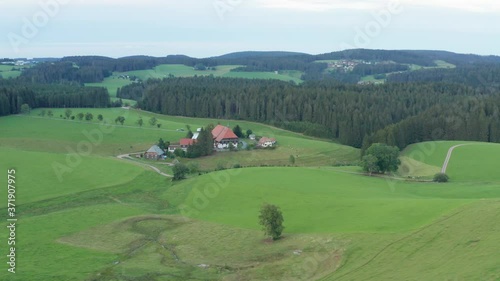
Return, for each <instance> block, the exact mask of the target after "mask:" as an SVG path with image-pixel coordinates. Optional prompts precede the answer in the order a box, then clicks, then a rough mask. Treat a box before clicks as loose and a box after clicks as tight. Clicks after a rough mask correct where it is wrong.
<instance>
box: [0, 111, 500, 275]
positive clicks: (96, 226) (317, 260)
mask: <svg viewBox="0 0 500 281" xmlns="http://www.w3.org/2000/svg"><path fill="white" fill-rule="evenodd" d="M47 110H48V109H46V111H47ZM51 110H52V111H53V113H54V116H53V117H52V118H49V117H47V116H45V117H42V116H39V114H40V112H41V109H37V110H33V111H32V112H31V115H29V116H8V117H1V118H0V130H1V134H0V154H1V155H2V161H0V171H3V172H2V173H0V181H1V182H6V181H7V174H6V171H7V169H11V168H15V169H16V212H17V218H18V219H19V220H18V223H17V228H16V231H17V243H16V249H17V251H16V254H17V273H16V274H15V275H12V274H11V273H8V272H7V271H6V270H4V271H2V272H0V280H19V281H25V280H29V281H37V280H40V281H46V280H51V281H52V280H54V281H89V280H93V281H116V280H123V281H125V280H126V281H129V280H134V281H163V280H169V281H170V280H179V281H181V280H182V281H184V280H230V281H232V280H234V281H236V280H500V267H498V263H497V261H498V260H499V259H500V246H499V245H500V237H499V236H498V231H500V228H499V226H498V224H497V223H494V222H495V221H496V220H497V219H498V217H499V216H500V181H499V178H498V176H497V173H496V169H495V167H498V160H497V159H496V158H497V157H496V155H499V154H498V152H499V150H500V145H491V144H483V143H467V142H431V143H422V144H415V145H413V146H410V147H408V148H407V149H406V150H405V151H403V152H402V154H401V157H402V159H403V160H404V161H403V164H404V163H406V164H407V165H413V166H414V167H416V166H417V165H420V166H418V167H419V168H418V169H417V168H412V167H410V168H408V169H406V172H404V171H403V172H401V173H403V175H404V176H405V177H412V176H428V175H429V174H430V175H432V173H433V172H434V171H435V170H436V169H438V170H439V169H440V166H441V165H442V163H443V162H444V159H445V157H446V154H447V151H448V149H449V148H450V147H452V146H454V145H457V144H464V143H465V144H467V145H466V146H463V147H459V148H457V149H456V150H455V152H454V153H453V155H452V158H451V161H450V164H449V166H448V169H449V175H450V178H451V182H450V183H447V184H436V183H429V182H422V183H419V182H412V181H406V180H400V179H391V178H379V177H368V176H365V175H362V174H360V173H359V167H355V166H351V167H336V166H337V165H338V164H342V163H343V164H349V163H351V164H353V163H356V162H357V161H358V160H359V156H360V155H359V150H358V149H354V148H351V147H346V146H343V145H339V144H337V143H334V142H332V141H328V140H321V139H315V138H310V137H306V136H303V135H300V134H296V133H292V132H288V131H284V130H281V129H278V128H273V127H270V126H267V125H264V124H258V123H252V122H243V121H234V120H214V119H212V120H211V119H197V118H184V117H173V116H163V115H157V114H153V113H148V112H143V111H139V110H126V109H121V108H119V109H72V114H73V115H76V114H77V113H79V112H83V113H85V112H91V113H92V114H93V115H94V120H92V121H77V120H75V121H72V120H67V119H64V118H63V117H60V115H63V114H64V110H63V109H51ZM98 114H102V115H103V116H104V119H105V122H99V121H97V118H96V117H97V115H98ZM119 115H122V116H125V117H126V121H125V124H124V125H123V126H122V125H117V124H115V123H114V119H115V118H116V117H117V116H119ZM153 116H154V117H155V118H157V119H158V122H159V123H161V124H162V126H161V128H157V127H152V126H150V125H149V124H148V122H147V121H148V119H149V118H151V117H153ZM140 117H142V118H143V119H144V121H145V122H144V123H145V124H144V126H142V127H140V126H138V125H137V124H136V121H137V119H138V118H140ZM219 122H220V123H221V124H223V125H229V126H231V127H233V126H235V125H236V124H239V125H240V126H241V127H242V128H243V130H247V129H252V130H253V131H254V132H255V133H256V134H257V135H263V136H269V137H275V138H277V140H278V143H279V147H278V148H277V149H275V150H253V151H240V152H226V153H217V154H215V155H214V156H210V157H205V158H201V159H196V160H186V159H181V161H183V162H189V161H195V162H197V163H198V164H199V165H200V168H202V169H204V170H207V171H211V170H213V169H214V168H215V167H217V166H219V165H220V164H222V165H224V166H225V167H228V168H229V167H231V165H234V164H240V165H241V166H248V168H241V169H227V170H223V171H217V172H210V173H207V174H203V175H192V176H190V177H189V178H188V179H186V180H183V181H180V182H171V180H170V179H169V178H167V177H164V176H161V175H159V174H157V173H155V172H153V171H151V170H150V169H149V168H147V167H145V166H141V165H139V164H138V163H136V162H133V161H130V160H121V159H117V158H116V157H115V156H116V155H118V154H125V153H132V152H140V151H144V150H145V149H147V148H149V147H150V146H151V145H152V144H154V143H155V142H156V141H157V140H158V139H159V138H160V137H161V138H163V139H164V140H166V141H172V142H174V141H175V140H177V139H179V138H182V137H184V136H185V135H186V132H185V131H180V129H183V130H185V128H186V125H190V126H191V128H192V129H194V130H195V129H196V128H198V127H202V126H205V125H207V124H209V123H213V124H217V123H219ZM290 155H294V156H296V163H295V167H284V166H290V165H291V164H290V163H289V162H288V159H289V156H290ZM137 162H140V163H147V164H151V165H156V166H157V167H159V168H161V170H162V171H164V172H166V173H171V169H170V168H167V167H166V166H165V165H161V163H154V162H148V161H137ZM260 166H266V167H260ZM54 167H58V168H59V169H63V170H57V169H56V168H54ZM57 171H64V173H63V174H62V178H60V177H59V176H58V172H57ZM0 196H1V197H2V198H7V190H6V189H2V191H1V192H0ZM265 202H267V203H272V204H277V205H279V206H280V207H281V209H282V211H283V215H284V218H285V223H284V225H285V231H284V238H283V239H281V240H279V241H276V242H271V241H269V240H268V239H267V238H266V237H265V236H264V235H263V233H262V231H261V230H260V227H259V225H258V223H257V221H258V212H259V207H260V206H261V204H263V203H265ZM6 203H7V201H6V200H2V201H1V203H0V213H1V214H2V215H1V216H0V218H3V219H4V220H5V219H6V214H7V210H6V207H7V206H6ZM7 236H8V233H7V232H6V230H5V229H4V230H3V231H1V232H0V239H2V240H4V241H7V240H6V239H7ZM2 243H5V242H2Z"/></svg>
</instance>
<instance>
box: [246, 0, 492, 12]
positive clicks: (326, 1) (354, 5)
mask: <svg viewBox="0 0 500 281" xmlns="http://www.w3.org/2000/svg"><path fill="white" fill-rule="evenodd" d="M253 1H255V3H257V5H258V6H260V7H263V8H269V9H290V10H299V11H309V12H324V11H325V12H326V11H331V10H346V9H347V10H373V9H377V8H381V7H384V6H386V5H387V4H388V3H389V2H391V0H390V1H387V0H365V1H361V0H253ZM392 2H399V3H400V4H401V5H403V6H417V7H418V6H420V7H422V6H423V7H429V8H446V9H454V10H463V11H467V12H475V13H491V12H500V1H498V0H474V1H470V0H392Z"/></svg>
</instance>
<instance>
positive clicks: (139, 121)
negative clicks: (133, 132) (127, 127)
mask: <svg viewBox="0 0 500 281" xmlns="http://www.w3.org/2000/svg"><path fill="white" fill-rule="evenodd" d="M143 124H144V121H143V120H142V117H139V120H137V125H139V127H142V125H143Z"/></svg>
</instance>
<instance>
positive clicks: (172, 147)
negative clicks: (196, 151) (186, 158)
mask: <svg viewBox="0 0 500 281" xmlns="http://www.w3.org/2000/svg"><path fill="white" fill-rule="evenodd" d="M195 142H196V140H195V139H181V140H180V141H179V143H178V144H171V145H169V146H168V152H172V153H173V152H174V151H175V150H176V149H178V148H180V149H182V150H184V151H187V150H188V147H189V146H190V145H193V144H194V143H195Z"/></svg>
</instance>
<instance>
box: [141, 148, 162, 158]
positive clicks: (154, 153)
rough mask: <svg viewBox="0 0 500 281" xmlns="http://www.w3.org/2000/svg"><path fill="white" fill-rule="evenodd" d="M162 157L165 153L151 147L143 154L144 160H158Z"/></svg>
mask: <svg viewBox="0 0 500 281" xmlns="http://www.w3.org/2000/svg"><path fill="white" fill-rule="evenodd" d="M163 155H165V151H163V150H162V149H161V148H160V147H159V146H157V145H153V146H152V147H151V148H150V149H149V150H148V151H146V152H145V153H144V158H146V159H158V158H160V157H162V156H163Z"/></svg>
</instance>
